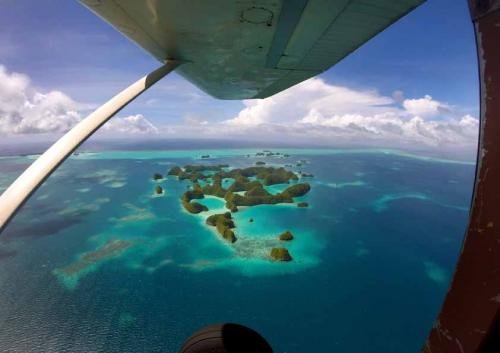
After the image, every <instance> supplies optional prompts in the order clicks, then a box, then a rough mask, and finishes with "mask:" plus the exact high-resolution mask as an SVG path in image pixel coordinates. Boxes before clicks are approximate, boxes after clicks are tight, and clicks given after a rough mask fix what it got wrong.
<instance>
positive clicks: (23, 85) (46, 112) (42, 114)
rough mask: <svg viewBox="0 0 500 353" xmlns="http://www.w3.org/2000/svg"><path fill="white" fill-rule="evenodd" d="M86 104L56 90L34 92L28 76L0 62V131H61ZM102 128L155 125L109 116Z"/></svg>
mask: <svg viewBox="0 0 500 353" xmlns="http://www.w3.org/2000/svg"><path fill="white" fill-rule="evenodd" d="M88 107H89V106H88V105H87V104H82V103H79V102H76V101H75V100H73V99H72V98H71V97H69V96H67V95H66V94H64V93H63V92H60V91H50V92H46V93H41V92H38V91H37V90H36V89H35V88H34V87H33V85H32V84H31V81H30V79H29V77H28V76H26V75H23V74H18V73H14V72H13V73H9V72H8V71H7V69H6V68H5V67H4V66H2V65H0V134H1V135H13V134H37V133H63V132H66V131H68V130H69V129H71V128H72V127H73V126H74V125H75V124H77V123H78V122H79V121H80V120H81V119H82V118H83V116H82V113H81V112H82V111H84V110H87V109H88ZM103 129H104V130H105V131H107V132H109V133H142V132H145V133H151V132H157V129H156V127H155V126H154V125H153V124H151V123H150V122H149V121H148V120H147V119H146V118H145V117H144V116H142V115H133V116H129V117H125V118H117V117H115V118H112V119H111V120H110V121H109V122H108V123H107V124H106V125H104V127H103Z"/></svg>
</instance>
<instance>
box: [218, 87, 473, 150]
mask: <svg viewBox="0 0 500 353" xmlns="http://www.w3.org/2000/svg"><path fill="white" fill-rule="evenodd" d="M403 98H404V94H403V92H401V91H397V92H395V94H393V96H392V97H387V96H383V95H380V94H379V93H377V92H376V91H359V90H353V89H350V88H347V87H342V86H335V85H330V84H328V83H326V82H324V81H323V80H321V79H319V78H313V79H310V80H308V81H305V82H303V83H301V84H298V85H296V86H294V87H292V88H290V89H288V90H286V91H284V92H282V93H279V94H277V95H275V96H273V97H270V98H267V99H263V100H254V101H246V102H245V107H244V108H243V109H242V110H241V111H240V112H239V113H238V114H237V115H236V116H235V117H234V118H232V119H228V120H225V121H223V122H222V123H221V124H222V125H224V126H225V127H226V130H225V131H226V133H227V132H231V133H232V134H233V135H237V134H240V135H245V134H248V135H249V134H252V133H257V132H258V136H259V137H260V138H262V137H263V136H267V137H268V138H274V139H279V138H282V139H284V140H286V139H287V136H288V137H294V139H300V141H301V142H312V143H315V142H322V143H328V144H336V143H337V144H356V145H365V146H370V145H377V146H392V147H402V146H408V145H413V146H415V147H418V146H424V147H425V146H427V147H437V146H460V147H462V146H475V144H476V142H477V135H478V128H479V121H478V119H476V118H474V117H472V116H470V115H465V116H459V115H458V113H457V112H454V111H453V109H452V107H450V106H449V105H448V104H445V103H442V102H439V101H437V100H434V99H433V98H432V97H431V96H428V95H426V96H424V97H423V98H418V99H403ZM217 128H218V129H220V127H217Z"/></svg>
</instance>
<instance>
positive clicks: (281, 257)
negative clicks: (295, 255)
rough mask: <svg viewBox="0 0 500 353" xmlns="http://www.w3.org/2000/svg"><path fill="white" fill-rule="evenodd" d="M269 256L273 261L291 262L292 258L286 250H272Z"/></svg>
mask: <svg viewBox="0 0 500 353" xmlns="http://www.w3.org/2000/svg"><path fill="white" fill-rule="evenodd" d="M270 256H271V259H272V260H274V261H292V256H291V255H290V253H289V252H288V250H287V249H286V248H272V249H271V254H270Z"/></svg>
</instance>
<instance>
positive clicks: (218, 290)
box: [0, 150, 474, 353]
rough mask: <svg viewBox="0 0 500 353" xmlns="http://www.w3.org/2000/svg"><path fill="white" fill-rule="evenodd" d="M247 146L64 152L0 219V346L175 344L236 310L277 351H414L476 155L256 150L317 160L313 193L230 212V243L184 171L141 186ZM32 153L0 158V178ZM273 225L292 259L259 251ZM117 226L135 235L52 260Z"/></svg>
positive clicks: (432, 309)
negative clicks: (197, 200)
mask: <svg viewBox="0 0 500 353" xmlns="http://www.w3.org/2000/svg"><path fill="white" fill-rule="evenodd" d="M255 152H256V151H255V150H232V151H225V150H218V151H209V152H205V151H198V152H193V151H182V152H175V151H166V152H161V151H156V152H137V151H136V152H118V153H115V152H103V153H95V154H80V155H79V156H77V157H74V158H72V159H70V160H68V161H67V162H65V163H64V164H63V166H62V167H61V168H60V169H59V170H58V171H57V172H56V174H54V175H53V176H52V177H51V178H49V179H48V181H47V182H46V184H45V185H43V186H42V187H41V188H40V189H39V190H38V191H37V192H36V193H35V195H34V196H33V197H32V199H31V200H30V201H29V202H28V203H27V204H26V205H25V207H24V208H23V209H22V211H21V212H20V213H19V214H18V215H17V217H16V218H15V219H14V220H13V222H12V223H11V224H10V226H9V228H7V229H6V231H5V232H4V233H3V234H1V235H0V303H1V304H0V351H2V352H4V351H5V352H109V353H113V352H172V353H173V352H177V350H178V349H179V347H180V345H181V344H182V341H183V340H184V339H185V338H187V337H188V336H189V335H190V333H192V332H193V331H195V330H196V329H198V328H200V327H202V326H204V325H206V324H210V323H214V322H238V323H242V324H245V325H248V326H250V327H253V328H254V329H257V330H258V331H259V332H260V333H262V334H263V335H264V336H265V337H266V338H267V339H268V340H269V341H270V343H271V344H272V346H273V347H274V349H275V351H276V352H282V353H285V352H286V353H294V352H297V353H299V352H341V353H351V352H360V353H362V352H367V353H378V352H384V353H387V352H419V350H420V348H421V346H422V343H423V341H424V340H425V338H426V335H427V333H428V331H429V329H430V325H431V324H432V322H433V320H434V318H435V316H436V314H437V312H438V310H439V307H440V305H441V302H442V300H443V297H444V294H445V292H446V289H447V286H448V282H449V279H450V276H451V275H452V271H453V268H454V265H455V262H456V259H457V256H458V252H459V249H460V245H461V241H462V237H463V233H464V230H465V226H466V222H467V216H468V206H469V202H470V196H471V191H472V182H473V174H474V165H473V164H468V163H455V162H452V161H446V160H437V159H428V158H418V157H415V156H409V155H404V154H397V153H387V152H385V153H384V152H383V151H382V152H379V151H361V152H355V151H351V152H350V151H324V150H317V151H314V150H288V151H287V152H288V153H290V154H291V157H290V158H276V157H267V158H265V159H263V158H261V159H263V160H265V161H266V162H267V163H268V164H270V165H284V164H294V165H295V163H296V162H297V161H299V160H305V163H304V164H303V166H301V167H294V168H293V170H295V171H298V170H302V171H306V172H310V173H313V174H314V176H315V177H314V178H312V179H311V180H310V181H309V182H310V183H311V185H312V189H311V192H310V193H309V194H308V195H307V196H305V197H304V200H305V201H307V202H309V204H310V206H311V207H310V208H308V209H298V208H296V207H293V206H282V205H280V206H257V207H252V208H248V209H245V210H243V211H241V212H239V213H237V214H236V215H235V219H236V222H237V232H240V233H241V234H242V237H241V238H240V239H239V240H238V242H237V243H235V246H234V247H231V246H228V245H227V244H225V243H223V242H221V241H220V239H219V238H218V237H217V236H215V235H214V233H213V231H211V230H210V229H208V228H207V227H206V226H205V225H204V224H203V220H204V217H206V215H205V216H201V215H190V214H187V213H186V212H184V211H183V210H182V209H181V207H180V203H179V197H180V195H181V194H182V193H183V192H184V191H185V190H186V188H187V186H188V185H189V183H188V182H179V181H177V180H175V178H168V179H167V180H165V181H162V182H161V185H162V186H164V188H165V190H166V193H165V195H164V196H162V197H153V196H152V190H153V187H154V186H155V183H154V182H152V181H151V176H152V174H153V173H154V172H162V173H165V172H166V171H167V170H168V169H169V168H170V167H171V166H172V165H174V164H176V165H181V166H182V165H185V164H193V163H204V164H208V163H211V164H212V163H213V164H218V163H227V164H229V165H230V166H231V167H239V166H249V165H252V164H253V163H255V161H256V160H257V159H256V158H254V157H251V158H247V157H246V155H247V154H251V155H253V154H254V153H255ZM206 153H209V154H210V155H211V156H212V158H210V159H208V160H200V159H199V157H200V156H201V155H202V154H206ZM31 161H32V159H31V157H29V156H28V157H11V158H2V159H0V171H1V175H0V186H2V187H3V188H4V187H6V186H7V185H8V183H9V182H11V181H12V180H13V179H14V178H15V177H16V176H17V175H18V174H19V173H20V172H21V171H22V170H23V169H24V168H25V167H26V166H27V165H28V164H29V163H30V162H31ZM277 188H279V186H277ZM203 202H205V203H206V204H207V205H208V206H209V208H215V207H219V204H220V203H219V202H218V201H217V200H213V199H205V200H203ZM250 217H252V218H254V220H255V222H254V223H249V222H248V219H249V218H250ZM284 229H291V230H292V232H293V233H294V234H295V236H296V239H294V240H293V241H292V242H291V243H290V245H289V246H288V247H289V250H290V252H291V254H292V256H293V257H294V260H293V261H292V262H291V263H272V262H269V261H266V260H262V259H261V258H260V253H261V251H262V247H263V246H265V244H267V243H266V241H267V242H268V241H269V239H271V238H272V237H274V236H275V235H276V234H278V233H279V232H280V231H282V230H284ZM118 239H122V240H127V241H130V242H132V244H133V246H131V247H130V248H128V249H127V250H125V251H124V252H122V253H120V254H118V255H117V256H115V257H113V258H110V259H108V260H106V261H100V262H98V263H97V264H96V265H94V266H91V267H88V268H87V269H86V270H85V271H83V272H81V273H79V275H78V276H73V277H68V276H64V275H61V271H60V270H61V269H62V268H64V267H66V266H68V265H70V264H71V263H75V261H78V259H79V257H80V256H82V254H84V253H86V252H89V251H94V250H95V249H98V248H99V247H102V246H103V245H104V244H106V243H107V242H109V241H110V240H118Z"/></svg>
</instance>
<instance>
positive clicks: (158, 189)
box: [155, 185, 163, 195]
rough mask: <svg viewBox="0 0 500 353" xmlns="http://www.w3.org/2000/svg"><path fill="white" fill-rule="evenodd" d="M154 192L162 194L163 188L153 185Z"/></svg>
mask: <svg viewBox="0 0 500 353" xmlns="http://www.w3.org/2000/svg"><path fill="white" fill-rule="evenodd" d="M155 194H156V195H163V188H162V187H161V186H160V185H156V186H155Z"/></svg>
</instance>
